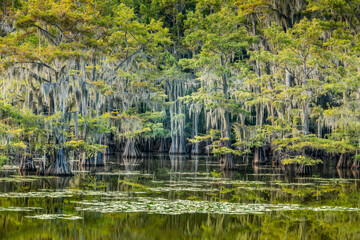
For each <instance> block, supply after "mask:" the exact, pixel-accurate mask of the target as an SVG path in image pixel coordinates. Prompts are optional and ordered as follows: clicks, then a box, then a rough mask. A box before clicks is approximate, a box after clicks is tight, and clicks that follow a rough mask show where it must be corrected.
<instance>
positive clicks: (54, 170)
mask: <svg viewBox="0 0 360 240" xmlns="http://www.w3.org/2000/svg"><path fill="white" fill-rule="evenodd" d="M45 175H54V176H69V175H72V172H71V170H70V169H69V166H68V164H67V162H66V157H65V153H64V149H62V148H60V149H58V150H57V154H56V159H55V161H53V162H52V164H51V165H50V166H49V168H48V169H47V170H46V171H45Z"/></svg>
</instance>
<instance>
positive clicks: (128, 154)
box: [122, 138, 143, 158]
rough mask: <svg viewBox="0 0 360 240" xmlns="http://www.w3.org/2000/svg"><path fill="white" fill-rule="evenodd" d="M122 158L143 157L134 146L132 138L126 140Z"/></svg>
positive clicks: (134, 142)
mask: <svg viewBox="0 0 360 240" xmlns="http://www.w3.org/2000/svg"><path fill="white" fill-rule="evenodd" d="M122 156H123V157H124V158H140V157H142V156H143V154H142V153H141V151H140V149H139V148H138V146H137V145H136V141H135V139H133V138H129V139H127V141H126V145H125V149H124V153H123V155H122Z"/></svg>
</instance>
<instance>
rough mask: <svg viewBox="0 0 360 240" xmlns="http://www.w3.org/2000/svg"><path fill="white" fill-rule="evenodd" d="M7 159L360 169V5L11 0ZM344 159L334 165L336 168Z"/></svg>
mask: <svg viewBox="0 0 360 240" xmlns="http://www.w3.org/2000/svg"><path fill="white" fill-rule="evenodd" d="M0 15H1V19H2V21H1V23H0V36H1V37H0V76H1V77H0V89H1V97H0V161H1V162H5V161H10V160H11V161H15V162H18V163H19V165H20V169H21V170H22V171H38V172H39V174H49V175H67V174H71V170H70V169H69V167H68V161H69V160H70V159H79V160H80V164H81V165H83V166H87V165H95V166H99V165H103V164H104V160H103V157H104V154H109V153H112V152H114V151H119V150H120V151H122V152H123V156H124V157H126V158H137V157H141V156H142V155H143V153H144V152H151V151H159V152H168V153H170V154H185V153H191V154H204V153H207V154H214V155H216V156H218V157H219V160H220V162H221V167H222V169H224V170H225V169H234V168H235V163H234V161H235V159H236V158H239V157H244V156H245V157H247V156H251V157H253V163H254V164H265V163H272V164H282V165H291V166H296V172H297V173H298V174H303V173H308V172H310V171H311V166H312V165H314V164H321V163H325V161H329V162H330V161H331V162H334V163H335V164H336V166H337V167H339V168H345V167H348V168H350V167H352V168H358V167H359V166H360V165H359V162H358V159H359V156H360V154H358V150H360V115H359V113H360V105H359V99H360V75H359V66H360V39H359V38H360V34H359V33H360V1H359V0H331V1H330V0H307V1H305V0H279V1H275V0H228V1H219V0H153V1H148V0H144V1H139V0H107V1H99V0H77V1H72V0H12V1H10V0H4V1H2V2H1V3H0ZM335 164H334V165H335Z"/></svg>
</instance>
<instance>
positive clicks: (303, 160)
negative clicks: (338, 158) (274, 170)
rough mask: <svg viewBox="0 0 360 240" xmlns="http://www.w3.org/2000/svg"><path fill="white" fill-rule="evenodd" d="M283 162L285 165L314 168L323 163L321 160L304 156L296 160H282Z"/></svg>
mask: <svg viewBox="0 0 360 240" xmlns="http://www.w3.org/2000/svg"><path fill="white" fill-rule="evenodd" d="M281 162H282V164H284V165H291V164H297V165H303V166H314V165H316V164H319V163H322V161H321V160H319V159H312V158H310V157H304V156H296V157H294V158H286V159H282V160H281Z"/></svg>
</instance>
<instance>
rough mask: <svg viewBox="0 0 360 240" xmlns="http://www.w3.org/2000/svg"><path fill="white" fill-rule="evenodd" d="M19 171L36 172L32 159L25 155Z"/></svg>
mask: <svg viewBox="0 0 360 240" xmlns="http://www.w3.org/2000/svg"><path fill="white" fill-rule="evenodd" d="M19 171H20V172H21V173H27V172H36V166H35V164H34V162H33V159H32V157H30V156H27V155H25V156H24V157H22V158H21V162H20V166H19Z"/></svg>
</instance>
